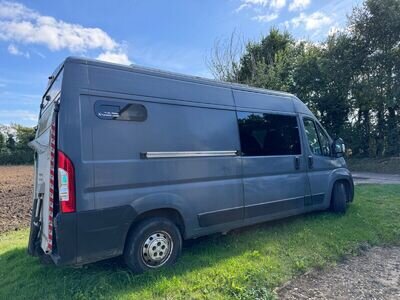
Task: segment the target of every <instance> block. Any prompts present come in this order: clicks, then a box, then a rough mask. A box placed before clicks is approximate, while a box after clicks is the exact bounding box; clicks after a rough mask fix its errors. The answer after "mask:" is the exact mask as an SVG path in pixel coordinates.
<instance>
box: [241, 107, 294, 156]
mask: <svg viewBox="0 0 400 300" xmlns="http://www.w3.org/2000/svg"><path fill="white" fill-rule="evenodd" d="M238 122H239V134H240V144H241V148H242V153H243V155H244V156H273V155H297V154H301V147H300V137H299V129H298V126H297V119H296V117H295V116H284V115H275V114H263V113H251V112H238Z"/></svg>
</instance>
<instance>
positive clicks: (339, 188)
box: [331, 182, 347, 214]
mask: <svg viewBox="0 0 400 300" xmlns="http://www.w3.org/2000/svg"><path fill="white" fill-rule="evenodd" d="M346 209H347V192H346V187H345V185H344V183H343V182H336V183H335V185H334V186H333V190H332V199H331V210H332V211H333V212H335V213H338V214H344V213H345V212H346Z"/></svg>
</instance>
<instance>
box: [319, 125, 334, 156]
mask: <svg viewBox="0 0 400 300" xmlns="http://www.w3.org/2000/svg"><path fill="white" fill-rule="evenodd" d="M316 125H317V132H318V137H319V142H320V144H321V149H322V155H324V156H330V155H331V143H330V141H329V138H328V136H327V135H326V134H325V132H324V131H323V129H322V128H321V126H319V124H316Z"/></svg>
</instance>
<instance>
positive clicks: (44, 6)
mask: <svg viewBox="0 0 400 300" xmlns="http://www.w3.org/2000/svg"><path fill="white" fill-rule="evenodd" d="M359 3H361V0H355V1H350V0H330V1H328V0H327V1H317V0H202V1H200V0H196V1H195V0H170V1H163V0H142V1H134V0H119V1H115V0H114V1H100V0H97V1H86V0H80V1H76V0H57V1H44V0H43V1H18V2H16V1H3V0H0V124H10V123H19V124H23V125H27V126H33V125H35V123H36V120H37V114H38V108H39V104H40V99H41V96H42V93H43V91H44V89H45V86H46V84H47V77H48V76H49V75H50V74H51V73H52V71H53V70H54V69H55V68H56V66H57V65H58V64H59V63H60V62H61V61H62V60H63V59H64V58H65V57H66V56H69V55H74V56H86V57H91V58H99V59H103V60H108V61H113V62H119V63H124V64H130V63H133V64H138V65H144V66H150V67H155V68H159V69H164V70H169V71H175V72H180V73H185V74H192V75H197V76H204V77H211V75H210V72H209V71H208V69H207V64H206V57H207V56H208V55H209V54H210V51H211V49H212V47H213V45H214V43H215V41H216V40H217V39H224V38H227V37H229V35H230V34H231V33H232V32H233V31H235V32H237V33H238V34H240V36H242V38H243V39H244V40H257V39H259V38H260V36H262V35H263V34H266V33H267V32H268V30H269V29H270V28H271V27H272V26H275V27H278V28H282V29H283V28H286V29H288V30H289V31H290V32H291V33H292V34H293V35H294V36H295V37H296V38H299V39H309V40H312V41H319V40H322V39H324V38H325V37H326V36H327V34H329V32H330V31H332V30H336V29H337V28H341V27H343V26H344V25H345V24H346V15H348V14H350V13H351V10H352V8H353V7H354V6H356V5H358V4H359Z"/></svg>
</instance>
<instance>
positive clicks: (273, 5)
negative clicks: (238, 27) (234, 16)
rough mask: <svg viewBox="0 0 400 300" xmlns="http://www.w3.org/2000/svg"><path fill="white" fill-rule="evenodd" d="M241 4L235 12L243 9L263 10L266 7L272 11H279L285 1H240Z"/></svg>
mask: <svg viewBox="0 0 400 300" xmlns="http://www.w3.org/2000/svg"><path fill="white" fill-rule="evenodd" d="M241 2H242V4H240V6H239V7H238V8H237V9H236V12H239V11H241V10H242V9H244V8H253V9H259V8H265V7H268V8H270V9H272V10H280V9H282V8H283V7H285V5H286V0H242V1H241Z"/></svg>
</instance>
